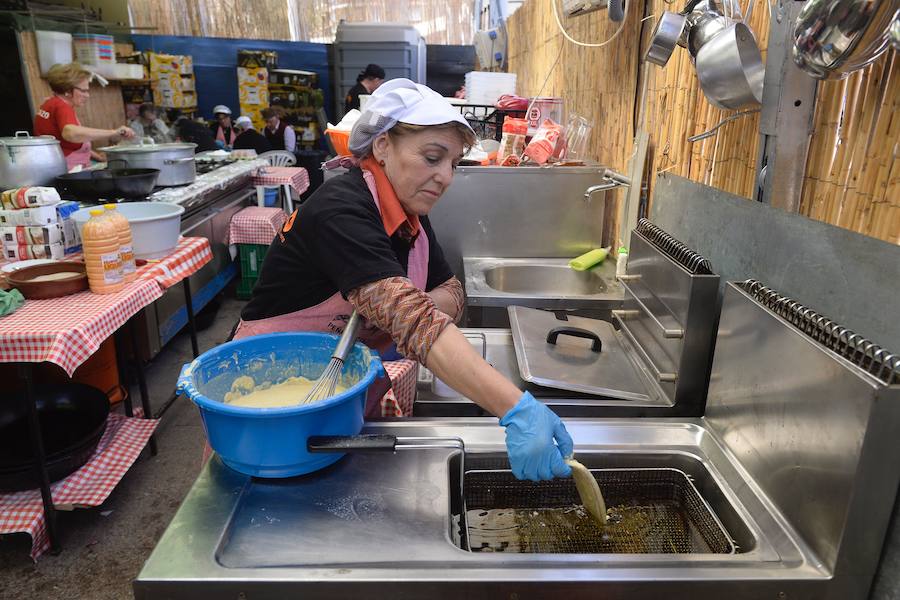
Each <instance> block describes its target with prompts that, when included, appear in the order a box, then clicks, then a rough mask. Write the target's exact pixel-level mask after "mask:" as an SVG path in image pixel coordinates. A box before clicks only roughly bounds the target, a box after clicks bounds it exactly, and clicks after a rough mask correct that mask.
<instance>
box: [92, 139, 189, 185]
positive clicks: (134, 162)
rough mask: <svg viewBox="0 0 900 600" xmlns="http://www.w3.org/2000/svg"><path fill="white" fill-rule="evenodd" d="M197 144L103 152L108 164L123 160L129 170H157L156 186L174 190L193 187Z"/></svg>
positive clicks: (125, 147) (138, 146) (130, 146)
mask: <svg viewBox="0 0 900 600" xmlns="http://www.w3.org/2000/svg"><path fill="white" fill-rule="evenodd" d="M196 147H197V144H193V143H189V142H174V143H169V144H148V143H140V144H128V145H126V144H121V145H118V146H108V147H106V148H102V150H103V152H106V154H107V156H108V157H109V159H110V160H113V159H118V160H123V161H125V163H126V164H127V165H128V168H130V169H158V170H159V179H157V180H156V185H162V186H173V185H186V184H188V183H193V182H194V179H196V178H197V168H196V165H195V164H194V149H195V148H196Z"/></svg>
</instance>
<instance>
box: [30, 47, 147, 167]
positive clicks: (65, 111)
mask: <svg viewBox="0 0 900 600" xmlns="http://www.w3.org/2000/svg"><path fill="white" fill-rule="evenodd" d="M47 82H48V83H49V84H50V89H52V90H53V95H52V96H51V97H50V98H48V99H47V100H45V101H44V103H43V104H41V107H40V108H39V109H38V111H37V114H36V115H35V117H34V134H35V135H52V136H53V137H55V138H56V139H58V140H59V142H60V145H61V146H62V151H63V154H64V155H65V156H66V166H67V167H68V168H69V169H70V170H71V169H72V168H73V167H75V166H77V165H81V166H82V167H89V166H91V155H92V154H93V151H92V150H91V142H92V141H94V140H102V139H106V138H110V137H114V136H118V137H124V138H131V137H134V132H133V131H132V130H131V129H130V128H128V127H125V126H122V127H119V128H118V129H95V128H93V127H84V126H83V125H82V124H81V122H80V121H79V120H78V116H77V115H76V114H75V109H76V108H79V107H82V106H84V105H85V103H87V100H88V98H90V97H91V94H90V83H91V72H90V71H87V70H86V69H85V68H84V67H82V66H81V65H80V64H78V63H77V62H73V63H69V64H66V65H62V64H56V65H53V66H52V67H50V71H48V72H47ZM97 157H98V158H99V155H97Z"/></svg>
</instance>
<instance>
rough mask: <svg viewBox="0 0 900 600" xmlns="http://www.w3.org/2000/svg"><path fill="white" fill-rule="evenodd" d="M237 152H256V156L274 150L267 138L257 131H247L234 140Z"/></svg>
mask: <svg viewBox="0 0 900 600" xmlns="http://www.w3.org/2000/svg"><path fill="white" fill-rule="evenodd" d="M234 149H235V150H256V154H262V153H263V152H268V151H269V150H271V149H272V144H270V143H269V140H267V139H266V136H264V135H263V134H261V133H260V132H258V131H257V130H255V129H246V130H244V131H242V132H241V133H239V134H238V136H237V139H235V140H234Z"/></svg>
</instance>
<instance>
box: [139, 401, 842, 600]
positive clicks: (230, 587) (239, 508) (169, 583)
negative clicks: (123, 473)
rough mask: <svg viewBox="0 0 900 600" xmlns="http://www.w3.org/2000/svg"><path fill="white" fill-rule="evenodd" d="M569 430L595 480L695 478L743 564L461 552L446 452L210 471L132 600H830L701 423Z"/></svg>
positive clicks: (477, 446)
mask: <svg viewBox="0 0 900 600" xmlns="http://www.w3.org/2000/svg"><path fill="white" fill-rule="evenodd" d="M566 425H567V427H568V429H569V432H570V433H571V434H572V436H573V438H574V440H575V446H576V451H577V453H578V455H579V457H583V458H584V459H586V460H587V461H588V462H589V463H590V464H592V465H593V466H595V467H598V468H602V465H605V464H623V463H624V464H631V463H634V462H635V461H643V464H644V465H646V466H651V465H668V466H671V465H672V464H673V463H675V464H685V465H688V464H689V465H693V467H692V468H693V469H699V470H702V477H698V478H697V480H698V481H701V482H703V481H709V482H710V486H711V487H706V488H705V489H701V490H700V491H701V494H704V495H705V497H708V498H710V499H712V497H713V496H718V497H719V498H720V500H719V501H718V502H716V503H713V505H719V506H722V504H721V502H724V503H726V504H727V505H728V506H729V507H730V508H729V510H728V511H727V512H729V513H731V514H733V517H731V518H730V519H729V520H723V523H725V524H726V527H727V526H728V524H729V522H730V523H731V524H732V526H734V525H735V523H736V522H735V521H734V519H737V520H738V521H739V523H740V528H741V529H743V530H745V532H746V533H745V534H743V535H742V536H741V539H742V541H743V543H744V546H743V551H742V552H739V553H738V554H733V555H712V554H694V555H615V554H605V555H591V554H531V555H524V554H519V555H514V554H506V553H493V554H485V553H472V552H466V551H463V550H461V549H460V548H459V547H457V546H455V545H454V540H453V539H452V531H453V529H452V525H451V519H450V514H451V513H452V511H453V509H454V508H455V507H458V505H455V500H454V497H455V494H457V493H458V489H456V488H454V487H453V486H452V485H451V482H452V473H451V470H452V469H453V462H454V461H452V460H450V458H451V454H450V452H439V451H426V452H403V453H396V454H394V455H380V456H377V457H376V456H371V455H370V456H365V455H356V456H348V457H345V458H343V459H342V460H341V461H340V462H339V463H337V464H336V465H334V467H332V468H328V469H325V470H323V471H320V472H318V473H316V474H314V475H310V476H306V477H297V478H292V479H286V480H282V481H278V482H264V481H260V480H256V479H252V478H250V477H245V476H242V475H239V474H237V473H235V472H233V471H230V470H229V469H227V468H226V467H225V466H224V465H223V464H222V463H221V462H220V461H219V460H218V459H217V458H213V459H212V460H211V461H210V462H209V463H208V465H207V466H206V467H204V469H203V471H202V472H201V474H200V477H199V478H198V480H197V483H196V484H195V485H194V487H193V489H192V490H191V492H190V493H189V494H188V497H187V498H186V499H185V502H184V503H183V505H182V506H181V508H180V509H179V511H178V513H177V514H176V515H175V517H174V519H173V520H172V522H171V524H170V525H169V527H168V529H167V531H166V532H165V533H164V534H163V536H162V538H161V540H160V542H159V544H158V545H157V547H156V549H155V550H154V552H153V554H152V555H151V556H150V558H149V560H148V561H147V563H146V564H145V565H144V568H143V570H142V571H141V574H140V575H139V576H138V578H137V580H136V582H135V585H134V588H135V597H136V598H137V599H138V600H145V599H148V598H169V599H172V600H182V599H184V600H186V599H190V600H203V599H205V598H219V597H239V596H240V594H241V593H243V594H244V595H245V596H246V597H248V598H257V599H259V598H264V599H274V598H285V597H299V596H302V597H303V598H335V597H349V596H350V595H360V596H362V597H366V598H397V597H401V596H403V597H427V598H460V597H466V598H479V599H480V598H497V597H510V596H511V595H513V594H515V595H518V596H521V597H557V596H558V595H559V594H566V597H567V598H573V599H574V598H596V597H598V595H599V596H601V597H603V598H612V599H616V600H623V599H626V598H627V599H629V600H633V599H640V600H648V599H651V598H660V597H666V598H672V599H674V600H682V599H683V600H687V599H692V600H695V599H706V598H709V599H717V600H718V599H721V598H724V597H728V598H731V599H736V600H740V599H747V600H749V599H751V598H754V599H758V598H778V597H779V596H778V594H779V593H782V594H786V595H784V596H782V597H787V598H791V599H803V598H805V599H810V600H812V599H813V598H816V599H828V600H837V598H839V597H840V596H835V595H831V594H829V593H828V589H829V573H828V572H826V571H824V570H823V569H821V568H820V567H819V566H818V565H817V564H816V562H815V557H814V556H812V555H811V554H810V553H809V551H808V548H807V547H806V546H805V545H804V543H803V541H802V540H801V539H799V538H798V537H797V536H796V535H795V534H794V532H793V531H792V530H791V528H790V527H789V526H785V525H784V524H783V523H782V522H781V521H780V517H779V515H777V514H776V513H773V512H772V511H771V510H770V509H769V508H768V506H767V503H766V500H765V498H764V497H763V496H761V495H760V494H759V490H758V488H756V487H755V486H754V485H753V484H752V482H751V483H749V484H748V483H747V482H745V481H744V479H743V478H742V470H741V468H740V465H738V464H737V463H736V462H734V460H733V458H732V457H731V456H730V455H728V454H727V453H726V452H725V451H724V448H723V447H722V446H721V444H720V442H719V441H718V440H717V439H716V437H715V436H714V435H711V434H710V433H709V432H708V431H706V430H705V429H704V427H703V425H702V422H701V421H698V420H690V419H688V420H671V419H670V420H665V421H662V420H652V419H648V420H645V421H643V422H640V423H629V422H621V421H618V422H617V421H588V420H579V419H575V420H569V421H567V423H566ZM365 431H366V432H367V433H390V434H394V435H398V436H446V435H461V436H462V437H463V439H464V441H465V445H466V452H467V456H468V457H472V458H474V457H477V456H485V455H486V456H494V457H502V455H503V453H504V449H505V444H504V434H503V430H502V428H500V427H498V426H497V422H496V420H495V419H483V418H482V419H442V420H440V421H437V420H431V421H429V420H421V419H419V420H407V421H404V422H390V423H377V424H370V425H368V426H367V427H366V429H365ZM351 475H352V476H351ZM314 481H315V482H317V485H313V482H314ZM320 486H322V487H320ZM326 492H327V493H326ZM263 509H265V510H263ZM722 512H723V513H724V512H726V511H722ZM313 517H315V518H313ZM326 526H327V527H326ZM263 565H268V566H265V567H263Z"/></svg>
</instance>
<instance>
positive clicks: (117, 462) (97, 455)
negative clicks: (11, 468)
mask: <svg viewBox="0 0 900 600" xmlns="http://www.w3.org/2000/svg"><path fill="white" fill-rule="evenodd" d="M157 424H158V421H156V420H153V419H136V418H132V419H129V418H128V417H125V416H122V415H118V414H110V415H109V419H108V420H107V422H106V431H105V432H104V433H103V437H101V438H100V443H99V444H98V445H97V449H96V450H95V451H94V454H93V456H91V458H90V459H89V460H88V461H87V463H85V465H84V466H83V467H81V468H80V469H79V470H77V471H75V472H74V473H72V474H71V475H69V476H68V477H66V478H65V479H63V480H61V481H57V482H56V483H54V484H53V485H51V486H50V491H51V494H52V496H53V505H54V506H55V507H56V508H57V509H60V510H72V509H73V508H76V507H86V506H99V505H101V504H102V503H103V502H104V501H105V500H106V498H107V497H108V496H109V494H110V493H111V492H112V490H113V488H114V487H116V485H117V484H118V483H119V481H120V480H121V479H122V477H123V476H124V475H125V472H126V471H128V469H129V468H131V465H132V463H134V461H135V460H136V459H137V457H138V455H139V454H140V453H141V450H142V449H143V447H144V446H145V445H146V444H147V440H149V439H150V436H151V435H152V434H153V431H154V430H155V429H156V426H157ZM15 532H25V533H27V534H29V535H30V536H31V538H32V540H33V541H32V545H31V558H32V560H37V558H38V557H39V556H40V555H41V554H43V553H44V552H46V551H47V550H48V549H49V548H50V539H49V537H48V535H47V522H46V520H45V518H44V506H43V502H42V501H41V491H40V490H39V489H33V490H28V491H25V492H15V493H12V494H0V534H5V533H15Z"/></svg>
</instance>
